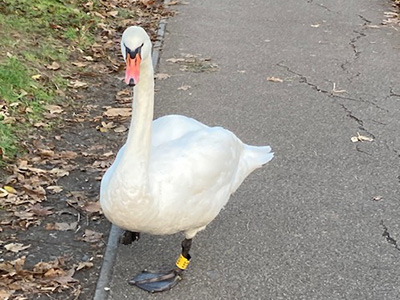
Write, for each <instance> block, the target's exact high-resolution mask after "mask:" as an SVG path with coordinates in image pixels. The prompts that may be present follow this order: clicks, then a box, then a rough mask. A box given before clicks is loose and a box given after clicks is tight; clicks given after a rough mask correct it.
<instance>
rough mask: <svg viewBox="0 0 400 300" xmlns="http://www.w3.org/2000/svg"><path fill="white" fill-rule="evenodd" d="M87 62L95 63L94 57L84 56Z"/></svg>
mask: <svg viewBox="0 0 400 300" xmlns="http://www.w3.org/2000/svg"><path fill="white" fill-rule="evenodd" d="M82 57H83V58H84V59H85V60H87V61H94V59H93V57H91V56H89V55H88V56H82Z"/></svg>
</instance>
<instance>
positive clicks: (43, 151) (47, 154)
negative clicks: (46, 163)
mask: <svg viewBox="0 0 400 300" xmlns="http://www.w3.org/2000/svg"><path fill="white" fill-rule="evenodd" d="M38 152H39V154H40V156H45V157H54V151H53V150H50V149H38Z"/></svg>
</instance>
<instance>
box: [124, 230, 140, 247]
mask: <svg viewBox="0 0 400 300" xmlns="http://www.w3.org/2000/svg"><path fill="white" fill-rule="evenodd" d="M139 239H140V232H133V231H128V230H125V231H124V233H123V234H122V235H121V236H120V238H119V242H120V243H121V244H124V245H129V244H132V243H133V242H134V241H138V240H139Z"/></svg>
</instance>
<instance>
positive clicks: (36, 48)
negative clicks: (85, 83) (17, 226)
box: [0, 0, 98, 163]
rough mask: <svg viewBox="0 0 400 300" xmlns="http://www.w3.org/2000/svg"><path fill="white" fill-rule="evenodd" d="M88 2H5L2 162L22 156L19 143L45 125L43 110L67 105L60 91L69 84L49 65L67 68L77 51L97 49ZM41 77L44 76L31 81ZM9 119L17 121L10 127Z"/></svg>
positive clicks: (0, 64)
mask: <svg viewBox="0 0 400 300" xmlns="http://www.w3.org/2000/svg"><path fill="white" fill-rule="evenodd" d="M93 2H94V4H93V5H94V6H96V5H97V2H98V1H97V0H94V1H93ZM87 3H88V1H85V0H66V1H62V0H6V1H0V40H1V43H0V53H1V55H0V149H1V153H0V163H1V157H2V156H5V157H8V158H13V157H14V156H15V155H16V154H17V153H18V152H19V151H20V147H19V146H18V140H19V138H21V139H24V137H26V136H27V135H28V134H29V131H30V130H31V128H33V126H32V124H34V123H35V122H37V121H42V120H43V112H44V106H45V105H46V104H48V103H52V102H57V101H60V100H63V99H58V98H57V97H58V96H57V93H56V92H55V91H56V90H57V89H65V88H66V85H67V83H66V80H65V79H64V78H62V77H61V76H60V72H54V71H51V70H48V69H46V67H45V66H46V65H47V64H51V63H52V62H54V61H55V62H57V63H58V64H60V65H63V64H66V63H67V62H68V61H69V57H70V55H71V53H72V52H73V51H75V49H77V48H80V49H83V50H84V49H86V48H88V47H89V46H90V45H91V44H93V41H94V33H95V31H96V24H97V22H98V19H97V18H96V17H94V16H93V15H91V14H88V13H87V9H88V8H87V7H86V6H85V4H87ZM63 71H64V72H67V68H63ZM37 74H40V75H43V76H42V77H40V78H36V79H34V78H32V76H33V75H37ZM64 101H65V100H64ZM9 117H12V118H15V119H16V122H7V118H9Z"/></svg>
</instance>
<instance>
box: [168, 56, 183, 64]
mask: <svg viewBox="0 0 400 300" xmlns="http://www.w3.org/2000/svg"><path fill="white" fill-rule="evenodd" d="M166 61H167V62H172V63H177V62H182V61H185V59H184V58H175V57H172V58H168V59H167V60H166Z"/></svg>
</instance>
